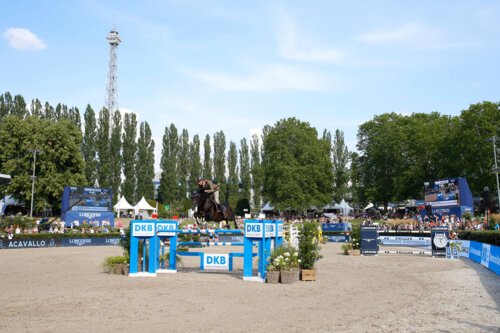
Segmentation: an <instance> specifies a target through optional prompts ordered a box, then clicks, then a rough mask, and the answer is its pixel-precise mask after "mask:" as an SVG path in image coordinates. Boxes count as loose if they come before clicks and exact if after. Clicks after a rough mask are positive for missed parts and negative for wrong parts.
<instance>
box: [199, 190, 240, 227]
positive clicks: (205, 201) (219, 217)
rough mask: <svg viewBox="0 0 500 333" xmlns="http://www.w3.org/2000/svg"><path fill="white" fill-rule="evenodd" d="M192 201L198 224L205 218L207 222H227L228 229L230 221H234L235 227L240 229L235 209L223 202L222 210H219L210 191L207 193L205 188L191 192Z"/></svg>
mask: <svg viewBox="0 0 500 333" xmlns="http://www.w3.org/2000/svg"><path fill="white" fill-rule="evenodd" d="M191 202H192V204H193V209H195V213H194V217H195V220H196V224H197V225H198V224H199V223H198V221H199V220H203V219H204V220H205V222H210V221H213V222H219V223H220V222H222V221H225V222H226V227H227V229H230V225H229V221H233V223H234V228H235V229H238V226H237V225H236V217H235V215H234V212H233V210H232V209H231V207H229V205H228V204H227V203H221V204H220V205H219V206H220V209H221V211H219V212H218V211H217V207H216V206H215V202H214V201H213V200H212V199H211V198H210V194H209V193H205V191H203V190H199V191H197V192H193V193H192V194H191Z"/></svg>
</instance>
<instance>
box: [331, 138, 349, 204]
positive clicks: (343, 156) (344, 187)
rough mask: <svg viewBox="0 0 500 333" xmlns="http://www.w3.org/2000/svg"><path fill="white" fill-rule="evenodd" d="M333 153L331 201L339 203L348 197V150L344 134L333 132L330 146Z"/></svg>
mask: <svg viewBox="0 0 500 333" xmlns="http://www.w3.org/2000/svg"><path fill="white" fill-rule="evenodd" d="M332 152H333V155H332V156H333V160H332V162H333V163H332V164H333V199H334V200H335V201H336V202H340V201H341V200H342V199H345V198H346V197H347V195H348V183H349V167H348V164H349V150H348V149H347V146H346V145H345V141H344V132H342V131H341V130H336V131H335V138H334V139H333V144H332Z"/></svg>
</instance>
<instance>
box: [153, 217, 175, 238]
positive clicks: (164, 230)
mask: <svg viewBox="0 0 500 333" xmlns="http://www.w3.org/2000/svg"><path fill="white" fill-rule="evenodd" d="M175 229H177V222H176V221H161V220H160V221H156V232H157V234H158V236H169V237H170V236H175V235H176V233H175V232H168V231H169V230H175Z"/></svg>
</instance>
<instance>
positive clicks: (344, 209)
mask: <svg viewBox="0 0 500 333" xmlns="http://www.w3.org/2000/svg"><path fill="white" fill-rule="evenodd" d="M339 208H340V210H342V214H343V215H344V216H347V215H349V213H350V212H351V210H352V207H351V206H349V204H348V203H347V202H346V201H345V200H344V199H342V201H341V202H340V203H339Z"/></svg>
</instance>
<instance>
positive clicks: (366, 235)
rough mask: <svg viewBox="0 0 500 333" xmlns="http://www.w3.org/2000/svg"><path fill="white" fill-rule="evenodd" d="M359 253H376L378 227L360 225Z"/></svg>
mask: <svg viewBox="0 0 500 333" xmlns="http://www.w3.org/2000/svg"><path fill="white" fill-rule="evenodd" d="M360 245H361V254H362V255H377V254H378V227H375V226H374V227H361V244H360Z"/></svg>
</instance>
